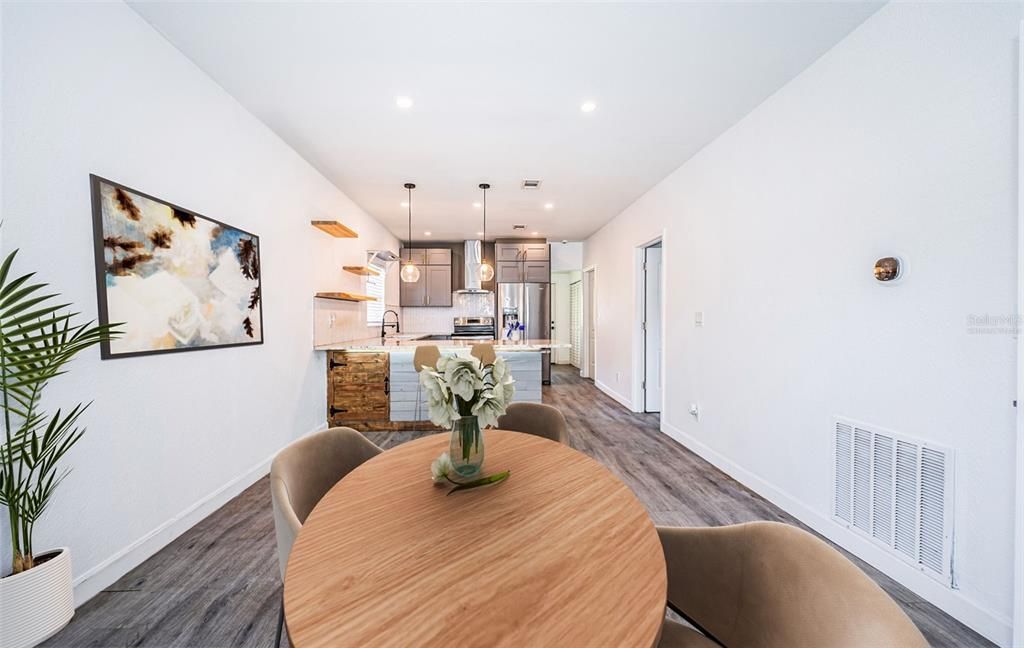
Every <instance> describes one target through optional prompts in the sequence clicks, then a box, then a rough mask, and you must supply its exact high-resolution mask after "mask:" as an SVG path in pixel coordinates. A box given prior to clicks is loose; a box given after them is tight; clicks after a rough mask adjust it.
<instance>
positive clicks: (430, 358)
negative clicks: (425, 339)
mask: <svg viewBox="0 0 1024 648" xmlns="http://www.w3.org/2000/svg"><path fill="white" fill-rule="evenodd" d="M440 359H441V350H440V349H438V348H437V347H436V346H434V345H433V344H426V345H423V346H418V347H416V352H415V353H413V354H412V366H413V368H414V369H415V370H416V376H417V380H416V407H415V409H414V414H413V417H414V418H415V419H416V420H417V421H419V420H420V393H421V391H422V390H423V383H421V382H420V381H419V373H420V372H421V371H423V369H431V370H436V369H437V361H438V360H440Z"/></svg>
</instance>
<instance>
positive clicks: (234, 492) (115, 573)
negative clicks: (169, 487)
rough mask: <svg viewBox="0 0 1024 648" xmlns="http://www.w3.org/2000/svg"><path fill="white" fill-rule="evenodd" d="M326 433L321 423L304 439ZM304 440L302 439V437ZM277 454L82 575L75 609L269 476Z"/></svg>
mask: <svg viewBox="0 0 1024 648" xmlns="http://www.w3.org/2000/svg"><path fill="white" fill-rule="evenodd" d="M325 429H327V423H322V424H320V425H318V426H317V427H315V428H314V429H312V430H310V431H309V432H307V433H306V434H304V435H303V436H307V435H309V434H313V433H314V432H319V431H320V430H325ZM300 438H301V437H300ZM275 455H277V452H275V453H274V454H272V455H270V456H269V457H267V458H266V459H263V460H262V461H260V462H259V463H257V464H256V465H254V466H252V467H251V468H249V469H248V470H246V471H245V472H243V473H242V474H241V475H238V476H237V477H235V478H234V479H231V480H229V481H228V482H227V483H226V484H224V485H223V486H221V487H220V488H218V489H217V490H215V491H213V492H212V493H210V494H209V495H207V496H205V497H203V498H202V499H200V500H199V501H198V502H196V503H194V504H192V505H191V506H189V507H188V508H186V509H185V510H184V511H182V512H180V513H178V514H177V515H175V516H174V517H172V518H171V519H169V520H167V521H166V522H164V523H163V524H161V525H159V526H158V527H156V528H155V529H153V530H152V531H150V532H149V533H147V534H145V535H144V536H142V537H141V538H139V539H138V540H135V541H134V542H132V543H131V544H129V545H128V546H126V547H124V548H123V549H121V550H120V551H117V552H115V553H114V554H113V555H112V556H110V557H109V558H107V559H106V560H104V561H102V562H100V563H99V564H98V565H96V566H94V567H91V568H89V569H87V570H86V571H85V572H83V573H81V574H79V575H78V576H77V577H76V578H75V580H74V587H75V607H78V606H80V605H82V604H83V603H85V602H86V601H88V600H89V599H91V598H92V597H94V596H96V595H97V594H99V593H100V592H102V591H103V590H104V589H105V588H107V587H109V586H110V585H111V584H113V583H114V582H115V581H117V579H119V578H121V577H122V576H124V575H125V574H127V573H128V572H129V571H131V570H132V569H135V568H136V567H138V566H139V565H141V564H142V563H143V562H144V561H145V560H146V559H147V558H149V557H151V556H152V555H153V554H155V553H156V552H158V551H160V550H161V549H163V548H164V547H166V546H167V545H168V544H170V543H171V542H172V541H173V540H174V539H175V538H177V537H178V536H180V535H181V534H182V533H184V532H186V531H188V530H189V529H191V528H192V527H193V526H195V525H196V524H197V523H198V522H200V521H201V520H202V519H203V518H205V517H207V516H208V515H210V514H211V513H213V512H214V511H216V510H217V509H219V508H220V507H221V506H224V505H225V504H227V503H228V502H229V501H230V500H231V499H232V498H234V497H237V496H238V495H239V494H240V493H241V492H242V491H244V490H245V489H246V488H249V487H250V486H252V485H253V484H254V483H256V482H257V481H258V480H259V479H261V478H262V477H263V476H264V475H266V474H267V473H268V472H270V463H271V462H272V461H273V460H274V456H275Z"/></svg>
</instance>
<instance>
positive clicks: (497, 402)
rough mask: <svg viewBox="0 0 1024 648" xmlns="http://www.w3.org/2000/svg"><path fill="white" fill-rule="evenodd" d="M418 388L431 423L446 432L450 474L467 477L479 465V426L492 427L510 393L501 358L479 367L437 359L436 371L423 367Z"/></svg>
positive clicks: (458, 359)
mask: <svg viewBox="0 0 1024 648" xmlns="http://www.w3.org/2000/svg"><path fill="white" fill-rule="evenodd" d="M420 384H422V385H423V388H424V390H425V391H426V394H427V411H428V412H429V413H430V420H431V422H432V423H434V425H438V426H441V427H445V428H451V431H452V436H451V444H450V452H451V459H450V461H451V465H452V472H453V473H454V474H455V475H456V476H458V477H460V478H462V479H466V478H469V477H472V476H474V475H476V474H477V473H478V472H479V471H480V467H481V466H482V465H483V461H484V451H483V437H482V435H481V432H480V430H481V428H486V427H489V426H493V425H496V424H497V422H498V417H499V416H501V415H502V414H504V413H505V409H506V408H507V407H508V404H509V403H510V402H511V401H512V396H513V395H514V394H515V391H516V389H515V380H513V379H512V375H511V374H510V373H509V371H508V367H507V366H506V365H505V360H504V359H502V358H497V359H495V361H494V363H493V364H487V365H485V364H481V362H480V360H479V359H477V358H475V357H473V356H469V357H463V356H454V357H442V358H441V359H439V360H438V361H437V367H436V369H429V368H424V369H423V370H422V371H421V372H420Z"/></svg>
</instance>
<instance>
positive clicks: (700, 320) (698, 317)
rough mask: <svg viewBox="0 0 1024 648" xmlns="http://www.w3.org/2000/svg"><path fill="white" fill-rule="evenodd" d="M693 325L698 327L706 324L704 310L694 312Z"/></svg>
mask: <svg viewBox="0 0 1024 648" xmlns="http://www.w3.org/2000/svg"><path fill="white" fill-rule="evenodd" d="M693 325H694V326H696V327H698V328H699V327H701V326H704V311H697V312H695V313H694V314H693Z"/></svg>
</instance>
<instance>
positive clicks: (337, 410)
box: [331, 405, 348, 416]
mask: <svg viewBox="0 0 1024 648" xmlns="http://www.w3.org/2000/svg"><path fill="white" fill-rule="evenodd" d="M347 411H348V410H347V409H342V408H340V407H335V406H334V405H331V416H334V415H335V414H344V413H345V412H347Z"/></svg>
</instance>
